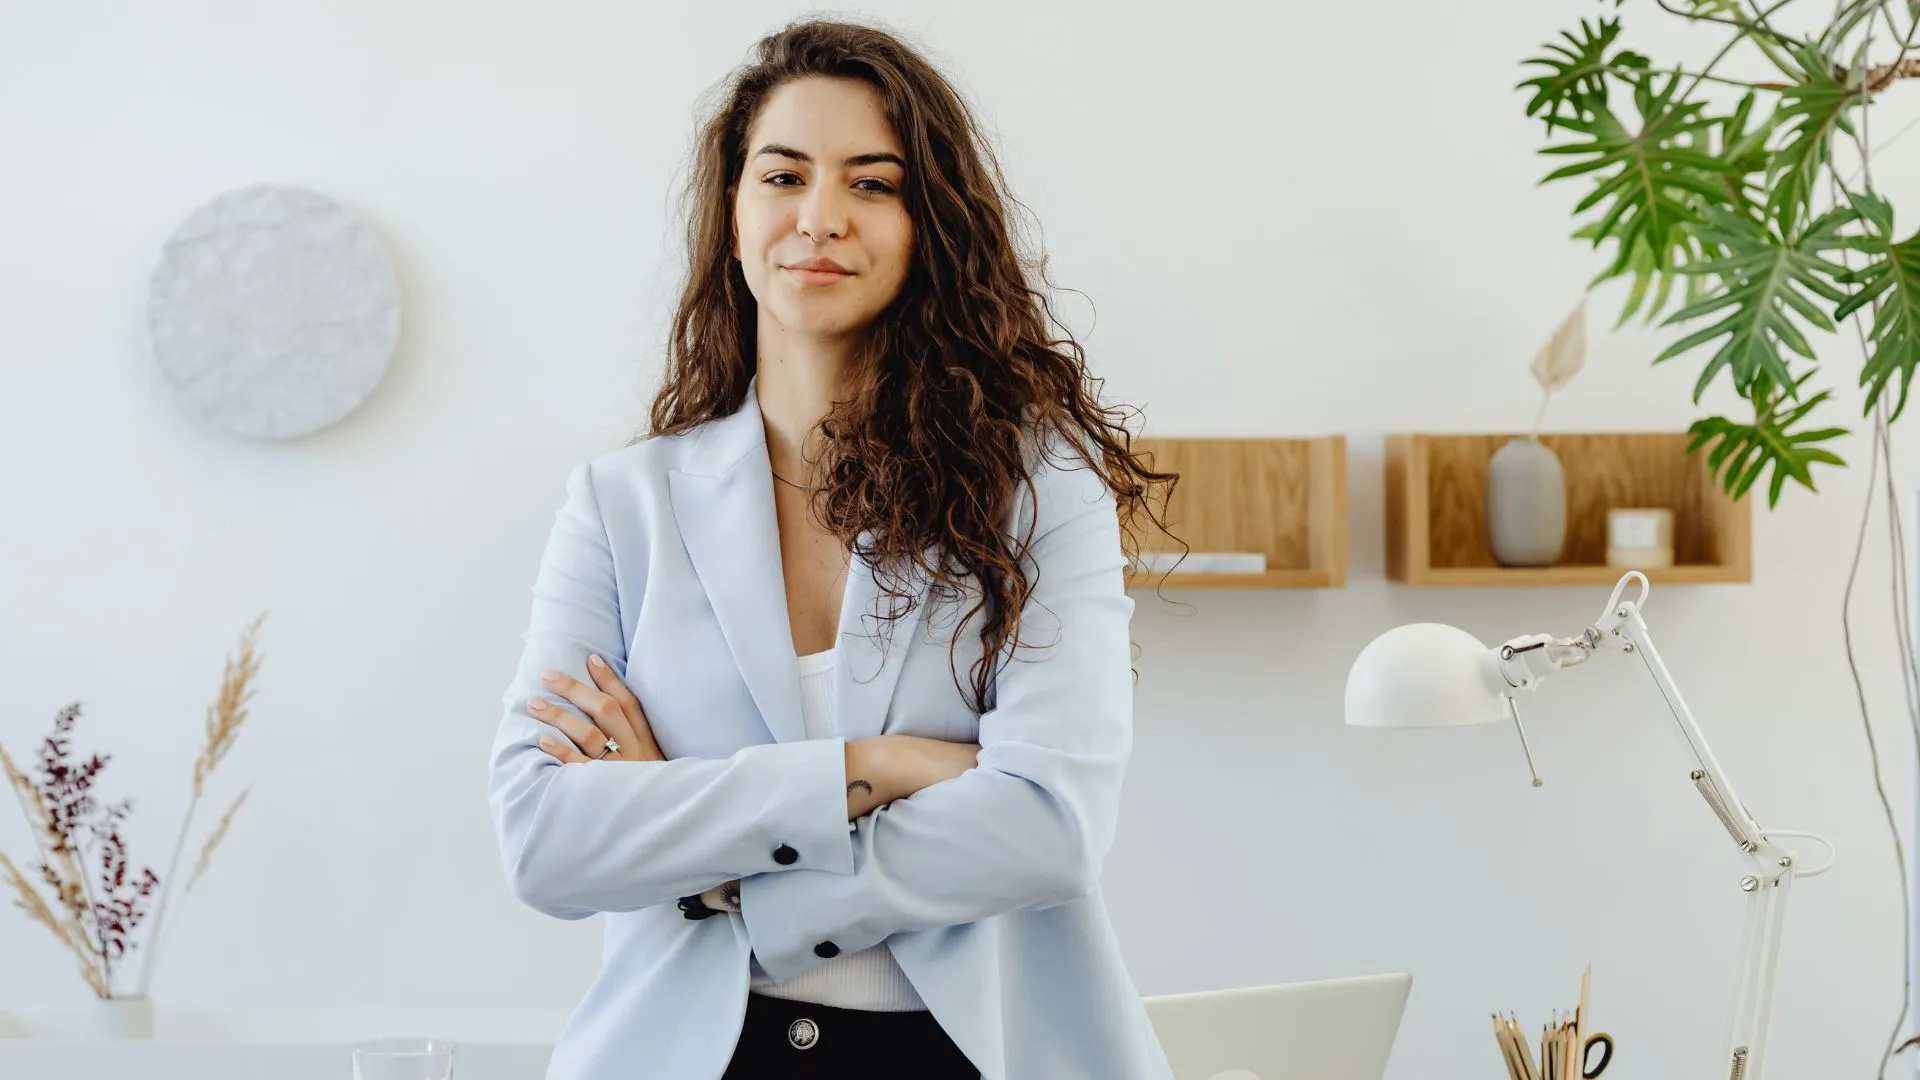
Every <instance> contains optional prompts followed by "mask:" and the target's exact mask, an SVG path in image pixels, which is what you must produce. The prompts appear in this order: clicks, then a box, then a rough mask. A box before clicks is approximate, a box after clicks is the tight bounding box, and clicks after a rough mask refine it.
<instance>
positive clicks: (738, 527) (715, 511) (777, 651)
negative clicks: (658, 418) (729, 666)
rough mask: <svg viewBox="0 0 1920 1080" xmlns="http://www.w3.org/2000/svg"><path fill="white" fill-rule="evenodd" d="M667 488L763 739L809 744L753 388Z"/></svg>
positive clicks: (705, 434)
mask: <svg viewBox="0 0 1920 1080" xmlns="http://www.w3.org/2000/svg"><path fill="white" fill-rule="evenodd" d="M668 485H669V488H670V490H671V492H672V496H673V513H674V517H675V519H676V520H677V521H678V522H679V525H680V537H681V539H682V540H683V541H685V543H686V546H687V555H688V557H689V558H690V559H692V560H693V569H694V573H696V574H698V575H699V577H700V585H701V587H702V588H704V589H705V590H706V593H707V600H708V602H709V603H711V604H712V605H713V614H714V618H715V619H717V620H718V621H719V623H720V632H721V634H722V635H724V636H725V637H726V639H727V647H728V648H729V649H730V650H731V651H732V653H733V661H734V664H735V665H736V666H738V667H739V669H740V675H741V678H743V679H744V680H745V681H746V684H747V691H748V692H749V693H751V694H752V695H753V701H754V704H755V705H757V706H759V708H760V715H761V717H762V718H763V719H764V720H765V721H766V725H767V730H768V731H770V732H772V733H773V737H774V740H775V741H777V742H797V741H800V740H803V739H805V738H806V737H807V730H806V724H805V722H804V720H803V719H802V717H801V715H800V683H799V671H798V668H796V666H795V665H794V656H793V631H792V628H791V626H790V625H789V624H788V621H787V583H786V578H785V575H784V574H783V573H782V572H781V569H780V524H779V521H778V519H777V518H775V516H774V510H773V486H772V485H773V469H772V466H771V464H770V463H769V462H768V459H767V436H766V429H765V428H764V427H762V426H761V420H760V404H759V401H758V399H757V398H756V397H755V396H754V387H753V384H752V383H749V384H748V387H747V397H746V401H745V402H744V403H743V404H742V405H741V406H740V408H739V409H737V410H735V411H734V413H733V414H732V415H731V416H725V417H721V418H720V419H718V420H714V421H711V422H710V423H708V424H707V426H706V427H705V429H703V430H702V431H701V432H700V434H699V435H698V436H697V442H695V444H694V445H693V446H692V447H691V448H690V450H689V451H688V455H687V461H686V463H685V465H684V467H682V468H680V469H675V470H673V471H672V472H671V473H669V474H668Z"/></svg>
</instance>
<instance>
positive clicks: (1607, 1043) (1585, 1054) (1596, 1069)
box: [1580, 1031, 1613, 1080]
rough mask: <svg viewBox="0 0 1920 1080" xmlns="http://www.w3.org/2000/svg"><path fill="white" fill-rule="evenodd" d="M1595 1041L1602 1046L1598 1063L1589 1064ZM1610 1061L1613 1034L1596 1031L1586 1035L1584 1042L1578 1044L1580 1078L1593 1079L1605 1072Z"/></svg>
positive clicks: (1581, 1079)
mask: <svg viewBox="0 0 1920 1080" xmlns="http://www.w3.org/2000/svg"><path fill="white" fill-rule="evenodd" d="M1595 1043H1598V1044H1599V1045H1600V1046H1601V1048H1602V1053H1601V1054H1600V1064H1598V1065H1593V1064H1590V1062H1591V1061H1592V1058H1593V1047H1594V1044H1595ZM1612 1063H1613V1036H1611V1035H1609V1034H1607V1033H1606V1032H1604V1031H1596V1032H1594V1033H1593V1034H1591V1035H1589V1036H1587V1041H1586V1042H1583V1043H1581V1044H1580V1080H1595V1078H1596V1077H1598V1076H1599V1075H1600V1074H1601V1073H1603V1072H1606V1071H1607V1066H1608V1065H1610V1064H1612Z"/></svg>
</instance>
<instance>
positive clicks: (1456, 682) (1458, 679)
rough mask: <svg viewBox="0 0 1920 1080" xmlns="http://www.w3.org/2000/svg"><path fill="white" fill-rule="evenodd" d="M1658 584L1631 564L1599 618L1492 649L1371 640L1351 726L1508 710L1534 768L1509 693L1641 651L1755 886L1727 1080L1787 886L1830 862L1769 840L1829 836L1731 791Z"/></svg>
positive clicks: (1426, 629) (1467, 720)
mask: <svg viewBox="0 0 1920 1080" xmlns="http://www.w3.org/2000/svg"><path fill="white" fill-rule="evenodd" d="M1634 580H1638V581H1639V583H1640V592H1639V595H1638V597H1636V598H1635V599H1631V600H1627V599H1622V594H1623V593H1624V592H1625V591H1626V588H1627V584H1628V583H1629V582H1631V581H1634ZM1651 591H1652V587H1651V586H1650V585H1649V584H1648V582H1647V578H1646V575H1645V574H1642V573H1641V572H1640V571H1638V570H1631V571H1628V572H1627V574H1626V575H1625V576H1624V577H1622V578H1621V579H1620V582H1619V584H1617V585H1615V586H1614V589H1613V595H1612V596H1611V597H1609V598H1608V599H1607V606H1606V608H1605V609H1604V610H1602V611H1601V613H1600V618H1599V619H1598V620H1596V621H1595V623H1594V624H1593V625H1592V626H1590V627H1588V628H1587V629H1586V631H1585V632H1583V633H1582V634H1581V635H1580V636H1579V637H1572V638H1557V637H1553V636H1551V635H1548V634H1529V635H1527V636H1525V637H1517V638H1514V639H1513V640H1511V641H1509V642H1507V643H1506V644H1504V645H1501V646H1500V647H1499V648H1494V649H1489V648H1487V647H1486V646H1485V645H1482V644H1481V643H1480V642H1479V640H1478V639H1476V638H1475V637H1474V636H1473V635H1472V634H1469V633H1467V632H1466V631H1464V630H1460V629H1458V628H1456V627H1452V626H1446V625H1443V624H1440V623H1410V624H1408V625H1405V626H1400V627H1395V628H1394V629H1392V630H1389V631H1387V632H1386V633H1384V634H1381V635H1380V636H1379V637H1377V638H1375V639H1374V640H1373V642H1372V643H1371V644H1369V645H1368V646H1367V647H1366V648H1365V649H1364V650H1362V651H1361V653H1360V655H1359V657H1358V658H1356V659H1355V660H1354V662H1353V668H1352V670H1351V671H1350V672H1348V674H1347V701H1346V714H1347V723H1349V724H1354V725H1356V726H1360V727H1452V726H1456V725H1459V726H1464V725H1468V724H1490V723H1496V722H1499V721H1501V720H1503V719H1505V718H1506V717H1509V716H1511V717H1512V718H1513V723H1514V726H1515V728H1516V729H1517V730H1518V731H1519V733H1520V747H1521V750H1522V751H1523V752H1524V753H1525V754H1526V757H1527V768H1528V770H1529V771H1530V772H1532V774H1533V786H1535V787H1539V786H1540V784H1541V780H1540V773H1539V770H1537V769H1535V768H1534V764H1533V751H1532V749H1531V748H1530V747H1529V746H1528V745H1527V732H1526V728H1525V727H1524V726H1522V725H1521V723H1520V710H1519V706H1518V705H1516V704H1515V703H1514V700H1513V695H1514V692H1515V691H1518V690H1532V689H1535V688H1536V687H1538V686H1539V685H1540V681H1541V680H1542V679H1544V678H1545V677H1547V676H1548V675H1551V674H1553V673H1554V672H1556V671H1559V670H1561V669H1562V668H1568V667H1572V666H1573V665H1575V664H1580V663H1584V662H1586V661H1587V660H1588V659H1589V658H1591V657H1593V656H1594V655H1596V654H1598V653H1599V652H1600V651H1601V650H1603V649H1611V650H1618V651H1620V652H1624V653H1628V654H1632V655H1637V656H1639V657H1640V660H1641V662H1642V663H1644V664H1645V665H1646V667H1647V672H1648V673H1649V674H1651V675H1652V676H1653V681H1654V682H1655V683H1656V684H1658V685H1659V687H1660V693H1661V694H1662V695H1663V696H1664V697H1665V698H1666V700H1667V708H1668V709H1670V710H1672V712H1673V718H1674V720H1676V721H1678V723H1679V725H1680V733H1681V735H1682V736H1683V737H1684V738H1685V740H1686V745H1687V747H1688V749H1689V750H1690V751H1691V752H1692V756H1693V763H1694V768H1693V770H1692V771H1691V774H1690V779H1691V780H1692V781H1693V785H1694V787H1696V788H1697V789H1699V792H1700V795H1701V797H1702V798H1704V799H1706V801H1707V806H1708V807H1710V808H1711V809H1712V810H1713V812H1714V814H1715V815H1716V816H1718V817H1719V819H1720V823H1721V824H1722V825H1725V826H1726V828H1727V832H1728V833H1729V834H1731V835H1732V836H1733V840H1734V843H1735V844H1737V845H1739V848H1740V852H1741V854H1742V856H1743V857H1744V858H1745V859H1746V860H1747V863H1748V866H1749V868H1750V872H1749V873H1748V874H1747V875H1746V876H1745V877H1742V878H1741V879H1740V888H1741V889H1742V890H1743V891H1744V892H1746V893H1747V894H1748V897H1749V898H1748V901H1747V917H1746V930H1745V934H1744V941H1743V943H1742V945H1741V952H1740V968H1739V976H1738V982H1737V986H1736V991H1735V998H1734V1005H1733V1015H1732V1023H1731V1031H1730V1034H1729V1039H1728V1046H1727V1056H1726V1058H1725V1061H1726V1063H1727V1070H1728V1071H1727V1073H1726V1074H1725V1075H1726V1077H1727V1078H1728V1080H1758V1078H1759V1076H1760V1071H1761V1065H1762V1059H1763V1056H1764V1051H1765V1049H1766V1041H1767V1024H1768V1020H1769V1018H1770V1015H1771V1012H1772V1007H1773V987H1774V977H1775V974H1776V972H1778V970H1779V966H1780V936H1781V929H1782V926H1783V924H1784V921H1785V916H1786V903H1787V892H1788V890H1789V889H1790V888H1792V886H1793V883H1794V881H1795V880H1796V879H1798V878H1809V877H1816V876H1818V875H1820V874H1824V873H1826V872H1827V870H1829V869H1831V868H1832V866H1833V859H1832V858H1829V859H1828V860H1827V863H1826V865H1825V866H1821V867H1819V868H1818V869H1814V870H1802V869H1800V867H1799V865H1798V859H1796V858H1795V857H1794V853H1793V852H1792V851H1789V850H1787V849H1785V848H1782V847H1780V846H1778V845H1777V844H1775V843H1774V838H1775V837H1802V838H1804V839H1808V840H1813V841H1815V842H1817V843H1819V844H1821V845H1823V846H1825V847H1826V849H1827V851H1828V852H1829V854H1830V855H1831V854H1832V853H1833V850H1834V849H1833V844H1832V843H1831V842H1829V841H1828V840H1827V839H1826V838H1824V837H1821V836H1817V835H1815V834H1813V833H1804V832H1790V831H1787V830H1784V829H1762V828H1761V827H1760V825H1759V823H1758V822H1756V821H1754V819H1753V815H1752V814H1750V813H1748V812H1747V808H1746V805H1745V804H1744V803H1742V802H1741V801H1740V798H1739V796H1737V795H1736V794H1735V793H1734V790H1733V784H1732V783H1731V782H1730V781H1728V779H1727V777H1726V775H1725V774H1724V773H1722V772H1721V771H1720V763H1719V762H1718V761H1716V760H1715V759H1714V756H1713V751H1712V750H1709V749H1708V748H1707V741H1706V739H1705V738H1704V737H1702V735H1701V734H1700V727H1699V725H1698V724H1696V723H1694V719H1693V714H1692V713H1691V712H1689V711H1688V709H1687V705H1686V702H1685V701H1683V700H1682V699H1681V697H1680V691H1679V689H1677V688H1676V687H1675V686H1674V685H1673V679H1672V678H1671V677H1669V676H1668V674H1667V668H1666V665H1665V664H1663V663H1661V662H1660V654H1659V653H1658V652H1656V651H1655V650H1654V647H1653V639H1652V638H1651V637H1650V636H1649V635H1648V633H1647V624H1646V621H1645V620H1644V619H1642V618H1641V617H1640V610H1641V608H1642V607H1643V606H1644V605H1645V604H1646V599H1647V594H1648V593H1649V592H1651Z"/></svg>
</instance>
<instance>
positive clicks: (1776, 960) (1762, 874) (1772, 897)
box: [1581, 573, 1833, 1080]
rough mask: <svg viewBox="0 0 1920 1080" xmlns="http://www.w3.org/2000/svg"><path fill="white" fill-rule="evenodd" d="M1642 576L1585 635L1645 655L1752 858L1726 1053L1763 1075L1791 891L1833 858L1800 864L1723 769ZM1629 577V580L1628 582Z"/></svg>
mask: <svg viewBox="0 0 1920 1080" xmlns="http://www.w3.org/2000/svg"><path fill="white" fill-rule="evenodd" d="M1636 576H1638V577H1640V580H1641V583H1642V590H1641V593H1640V597H1639V599H1637V600H1622V599H1621V598H1620V592H1621V589H1620V588H1616V589H1615V590H1614V596H1613V599H1611V600H1609V602H1608V610H1607V611H1606V612H1604V613H1603V614H1602V616H1601V618H1600V620H1599V622H1598V623H1597V624H1596V625H1595V626H1594V627H1593V628H1591V629H1589V630H1588V631H1587V634H1586V635H1585V636H1584V637H1583V638H1582V639H1581V641H1582V642H1583V643H1587V644H1589V645H1590V646H1591V648H1593V649H1594V650H1597V649H1599V648H1610V647H1617V648H1618V649H1620V651H1622V652H1625V653H1628V654H1630V655H1635V656H1638V657H1639V658H1640V661H1641V663H1642V664H1643V665H1645V667H1646V669H1647V673H1648V674H1649V675H1651V676H1652V677H1653V681H1654V684H1655V685H1656V686H1658V687H1659V688H1660V694H1661V696H1662V697H1664V698H1665V699H1666V702H1667V708H1668V709H1669V710H1670V711H1671V712H1672V713H1673V718H1674V720H1675V722H1676V723H1677V724H1678V726H1679V730H1680V735H1681V737H1682V739H1684V740H1685V742H1686V745H1687V749H1688V751H1689V752H1690V753H1691V755H1692V756H1693V760H1694V764H1695V766H1696V767H1695V768H1694V769H1693V770H1692V771H1691V772H1690V773H1689V777H1688V778H1689V779H1691V780H1692V781H1693V785H1694V787H1695V789H1697V790H1698V791H1699V792H1700V796H1701V798H1703V799H1704V800H1706V803H1707V806H1708V807H1709V808H1710V809H1712V810H1713V813H1714V816H1716V817H1718V818H1719V819H1720V824H1721V825H1723V826H1724V827H1725V828H1726V830H1727V833H1728V835H1729V836H1731V837H1732V838H1733V841H1734V843H1735V844H1736V845H1737V846H1738V847H1739V849H1740V853H1741V855H1742V856H1743V857H1744V858H1745V859H1746V860H1747V863H1748V866H1749V868H1750V872H1749V873H1748V874H1747V875H1746V876H1744V877H1742V878H1741V879H1740V888H1741V890H1742V891H1744V892H1745V893H1746V894H1747V911H1746V919H1745V926H1744V928H1743V930H1742V935H1741V946H1740V963H1739V969H1738V973H1737V975H1736V978H1735V988H1734V1001H1733V1010H1732V1014H1731V1016H1730V1018H1729V1024H1728V1032H1727V1043H1726V1056H1725V1057H1724V1058H1723V1059H1722V1061H1723V1063H1724V1065H1725V1068H1726V1070H1727V1071H1726V1073H1725V1074H1724V1075H1725V1076H1726V1078H1727V1080H1759V1077H1760V1075H1761V1070H1762V1067H1763V1065H1764V1056H1765V1051H1766V1042H1767V1030H1768V1026H1769V1024H1770V1022H1771V1018H1772V1012H1773V993H1774V986H1775V982H1776V977H1777V975H1778V973H1779V970H1780V941H1781V937H1782V934H1783V931H1784V928H1785V924H1786V909H1787V895H1788V892H1789V891H1790V890H1791V889H1792V887H1793V883H1794V881H1795V879H1796V878H1800V877H1812V876H1814V875H1817V874H1821V873H1825V872H1826V871H1827V869H1828V868H1829V867H1831V866H1832V865H1833V862H1832V860H1831V859H1830V860H1829V861H1828V862H1827V864H1826V865H1825V866H1822V867H1819V868H1818V869H1815V870H1812V871H1802V870H1800V869H1799V868H1798V867H1797V865H1796V863H1797V860H1796V858H1795V856H1794V853H1793V852H1791V851H1788V850H1787V849H1785V848H1782V847H1780V846H1778V845H1777V844H1775V843H1774V842H1773V841H1772V839H1770V838H1769V837H1768V835H1767V833H1766V830H1764V829H1762V828H1761V827H1760V823H1759V822H1757V821H1755V820H1754V818H1753V815H1752V814H1750V813H1748V811H1747V808H1746V804H1745V803H1743V802H1741V800H1740V797H1739V795H1738V794H1736V793H1735V791H1734V788H1733V783H1732V781H1730V780H1729V779H1727V775H1726V773H1725V771H1723V770H1722V769H1721V767H1720V762H1719V759H1717V758H1715V757H1714V755H1713V749H1712V748H1711V747H1709V746H1708V745H1707V740H1706V736H1705V735H1703V734H1702V733H1701V731H1700V725H1699V724H1698V723H1697V722H1696V721H1695V720H1694V717H1693V712H1692V710H1690V709H1688V708H1687V703H1686V699H1685V698H1683V697H1682V696H1681V694H1680V688H1679V687H1677V686H1675V685H1674V682H1673V676H1672V675H1670V674H1669V673H1668V671H1667V665H1666V664H1665V663H1664V662H1662V661H1661V659H1660V652H1659V650H1658V649H1656V648H1654V645H1653V636H1652V634H1651V633H1650V632H1649V631H1648V629H1647V623H1646V620H1645V619H1644V618H1642V617H1641V615H1640V604H1641V602H1642V601H1644V600H1645V597H1646V588H1645V583H1646V579H1645V577H1644V576H1642V575H1639V574H1637V573H1635V574H1630V575H1628V578H1631V577H1636ZM1628 578H1622V579H1621V586H1622V587H1624V586H1625V584H1626V582H1627V580H1628ZM1780 835H1783V836H1784V835H1798V836H1806V837H1807V838H1809V839H1813V840H1816V841H1818V842H1820V843H1822V844H1825V845H1826V846H1827V848H1828V849H1829V850H1831V849H1832V847H1833V845H1832V844H1831V843H1830V842H1828V841H1826V840H1825V839H1824V838H1823V837H1818V836H1813V835H1811V834H1806V833H1788V832H1786V831H1784V830H1782V831H1781V832H1780Z"/></svg>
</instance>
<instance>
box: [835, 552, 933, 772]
mask: <svg viewBox="0 0 1920 1080" xmlns="http://www.w3.org/2000/svg"><path fill="white" fill-rule="evenodd" d="M860 539H861V542H862V543H863V544H864V543H866V542H868V541H869V540H870V539H871V535H870V534H868V533H862V534H861V536H860ZM906 577H907V580H906V581H905V583H904V584H905V587H906V589H907V590H908V592H909V593H910V594H911V595H912V596H913V597H914V603H913V607H912V610H911V611H908V610H907V602H906V601H905V600H903V599H900V598H898V597H894V596H889V595H888V594H887V593H886V592H885V591H884V590H882V589H881V587H880V580H879V577H878V575H877V574H876V573H875V571H874V569H873V567H872V565H871V564H869V563H868V562H867V561H866V560H865V559H862V558H861V557H860V556H859V554H858V553H855V554H854V555H853V556H852V557H851V558H850V560H849V561H848V564H847V588H846V595H844V596H843V597H841V600H840V633H839V637H838V642H839V645H838V648H839V652H840V655H839V656H838V657H837V658H836V659H835V662H834V672H833V702H834V713H835V716H834V722H835V729H836V730H837V731H838V732H839V733H840V734H841V735H844V736H845V737H847V738H848V739H865V738H870V737H872V736H875V735H879V734H880V733H881V732H882V731H883V730H884V729H885V727H886V723H887V707H888V706H889V705H890V704H891V703H892V702H893V690H894V687H895V686H896V685H897V684H898V683H899V682H900V669H901V667H902V666H904V664H905V662H906V654H907V647H908V646H909V645H910V644H912V642H913V639H914V635H915V634H917V633H919V630H920V625H921V622H922V621H923V620H924V619H925V618H926V613H927V612H926V608H927V598H926V592H927V590H926V575H925V573H924V572H922V571H921V570H920V568H919V567H914V568H913V569H912V570H910V571H909V572H908V573H907V575H906ZM889 615H897V617H893V618H889V617H888V616H889Z"/></svg>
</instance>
